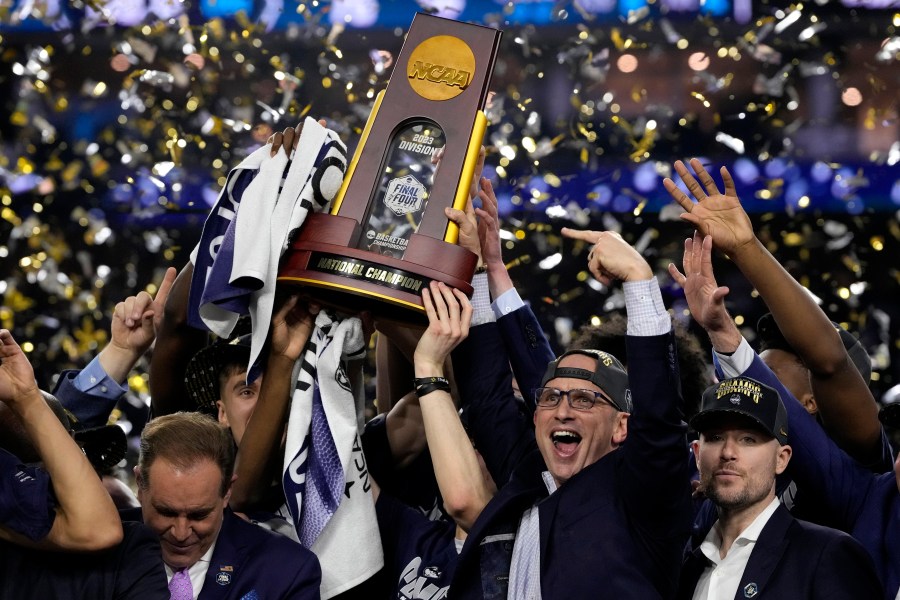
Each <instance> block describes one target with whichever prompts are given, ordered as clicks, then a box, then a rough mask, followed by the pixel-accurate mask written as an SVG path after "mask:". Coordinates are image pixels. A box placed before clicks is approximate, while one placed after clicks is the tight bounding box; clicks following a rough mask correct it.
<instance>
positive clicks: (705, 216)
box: [663, 158, 756, 255]
mask: <svg viewBox="0 0 900 600" xmlns="http://www.w3.org/2000/svg"><path fill="white" fill-rule="evenodd" d="M690 163H691V167H692V168H693V170H694V172H695V173H696V174H697V178H694V176H693V175H691V173H690V171H689V170H688V168H687V167H686V166H685V165H684V163H683V162H681V161H680V160H679V161H676V162H675V171H676V172H677V173H678V176H679V177H681V180H682V181H683V182H684V184H685V185H686V186H687V188H688V190H690V192H691V194H692V195H693V197H694V198H695V199H696V200H697V202H694V201H693V200H691V199H690V198H689V197H688V196H687V195H686V194H685V193H684V192H682V191H681V190H680V189H678V186H677V185H676V184H675V182H674V181H672V180H671V179H669V178H668V177H667V178H666V179H664V180H663V185H664V186H665V188H666V190H667V191H668V192H669V194H670V195H671V196H672V198H673V199H674V200H675V201H676V202H677V203H678V204H679V205H681V208H683V209H684V210H685V211H686V212H684V213H682V214H681V218H682V219H683V220H685V221H687V222H688V223H690V224H691V225H693V226H694V227H695V228H696V229H697V230H698V231H699V232H700V234H701V235H703V236H712V237H713V240H715V246H716V248H718V249H719V250H722V251H723V252H725V253H727V254H729V255H731V254H735V253H737V252H740V250H741V249H743V248H744V247H745V246H747V244H750V243H751V242H753V241H754V240H755V239H756V236H755V235H754V233H753V224H752V223H751V222H750V217H748V216H747V213H746V212H745V211H744V208H743V207H742V206H741V201H740V200H739V199H738V196H737V191H736V190H735V186H734V179H732V177H731V174H730V173H729V172H728V169H726V168H725V167H722V168H721V169H720V170H719V173H720V174H721V175H722V182H723V184H724V185H725V193H724V194H723V193H722V192H720V191H719V188H718V186H717V185H716V182H715V181H713V178H712V177H711V176H710V174H709V173H707V172H706V169H704V168H703V165H702V163H701V162H700V161H699V160H697V159H696V158H693V159H691V161H690ZM698 179H699V181H698Z"/></svg>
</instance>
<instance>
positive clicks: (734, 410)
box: [691, 377, 788, 446]
mask: <svg viewBox="0 0 900 600" xmlns="http://www.w3.org/2000/svg"><path fill="white" fill-rule="evenodd" d="M728 415H732V416H733V415H737V416H741V417H746V418H747V419H749V420H750V421H752V422H753V423H754V425H756V426H757V427H759V428H761V429H762V430H763V431H765V432H766V433H767V434H769V435H771V436H772V437H773V438H775V439H776V440H778V443H779V444H781V445H782V446H783V445H785V444H787V441H788V422H787V410H786V409H785V408H784V403H783V402H782V401H781V396H779V394H778V392H777V391H776V390H775V389H773V388H771V387H769V386H767V385H765V384H764V383H760V382H759V381H756V380H755V379H750V378H749V377H733V378H731V379H725V380H723V381H720V382H719V383H717V384H715V385H712V386H710V387H708V388H706V391H705V392H703V399H702V400H701V401H700V412H698V413H697V414H696V415H695V416H694V418H692V419H691V427H692V428H693V429H694V430H695V431H697V432H698V433H703V432H704V431H705V430H707V429H709V428H710V427H711V426H713V424H714V423H715V422H716V420H717V419H718V418H720V417H722V416H728Z"/></svg>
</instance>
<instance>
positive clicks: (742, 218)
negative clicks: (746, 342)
mask: <svg viewBox="0 0 900 600" xmlns="http://www.w3.org/2000/svg"><path fill="white" fill-rule="evenodd" d="M691 167H692V168H693V170H694V172H695V173H696V174H697V177H696V178H695V177H694V176H693V175H691V173H690V172H689V170H688V169H687V167H686V166H685V165H684V164H683V163H682V162H680V161H678V162H676V163H675V170H676V171H677V172H678V174H679V176H680V177H681V179H682V181H684V183H685V185H687V188H688V190H690V192H691V194H692V195H693V196H694V198H695V199H696V200H697V202H694V201H692V200H691V199H690V198H689V197H688V196H687V195H686V194H684V193H683V192H681V190H679V189H678V188H677V186H676V185H675V183H674V182H673V181H672V180H671V179H666V180H665V182H664V183H665V186H666V189H667V190H668V191H669V193H670V194H671V195H672V197H673V198H674V199H675V200H676V201H677V202H678V203H679V204H680V205H681V207H682V208H684V210H685V211H686V212H685V213H683V214H682V215H681V218H682V219H684V220H685V221H687V222H689V223H691V224H692V225H693V226H694V227H695V228H696V229H697V230H699V231H700V233H701V234H703V235H711V236H712V238H713V241H714V244H715V247H716V248H718V249H719V250H721V251H723V252H725V253H726V254H728V256H729V257H730V258H731V259H732V260H733V261H734V263H735V264H736V265H737V266H738V268H740V270H741V272H742V273H743V274H744V276H745V277H746V278H747V279H748V280H749V281H750V283H751V284H752V285H753V286H754V287H755V288H756V290H757V291H758V292H759V295H760V297H762V299H763V300H764V301H765V303H766V306H767V307H768V308H769V310H770V311H771V312H772V315H773V317H774V318H775V322H776V323H777V324H778V328H779V329H780V330H781V332H782V334H783V335H784V337H785V339H786V340H787V342H788V343H789V344H790V345H791V346H792V347H793V348H794V350H795V351H796V352H797V354H798V356H799V357H800V359H801V360H802V361H803V363H804V365H805V366H806V367H807V369H809V372H810V383H811V384H812V390H813V395H814V396H815V399H816V404H817V405H818V408H819V412H820V415H821V417H822V421H823V423H824V424H825V427H826V428H827V429H828V431H829V433H830V434H831V435H832V436H833V437H834V438H835V441H836V442H838V444H839V445H840V446H842V447H843V448H845V449H846V450H847V451H848V452H849V453H850V454H851V455H853V456H855V457H857V458H858V459H859V460H861V461H863V462H868V461H870V460H871V458H872V457H873V456H879V455H880V454H881V444H882V435H881V424H880V423H879V421H878V406H877V404H876V402H875V398H874V397H873V396H872V393H871V391H870V390H869V387H868V382H866V381H864V380H863V379H862V377H861V376H860V374H859V372H858V371H857V370H856V369H855V368H854V366H853V363H852V362H851V360H850V357H849V355H848V354H847V351H846V349H845V348H844V345H843V342H842V341H841V339H840V335H839V334H838V333H837V331H836V330H835V328H834V326H833V325H832V323H831V321H830V319H829V318H828V316H827V315H825V313H824V312H822V310H821V308H819V306H818V305H817V304H816V302H815V301H814V300H813V299H812V297H811V296H810V295H809V293H807V291H806V290H805V289H804V288H803V286H801V285H800V284H799V283H798V282H797V281H796V280H795V279H794V278H793V277H791V275H790V274H789V273H788V272H787V271H786V270H785V269H784V267H782V266H781V264H780V263H779V262H778V261H777V260H776V259H775V257H774V256H772V254H771V253H769V251H768V250H767V249H766V247H765V246H764V245H763V244H762V242H761V241H760V240H759V239H757V237H756V236H755V235H754V232H753V225H752V223H751V222H750V218H749V217H748V216H747V213H746V212H745V211H744V209H743V207H742V206H741V203H740V200H739V199H738V196H737V192H736V190H735V185H734V180H733V179H732V178H731V175H730V174H729V173H728V170H727V169H726V168H724V167H723V168H722V169H721V170H720V174H721V176H722V181H723V183H724V187H725V192H724V193H722V192H720V191H719V189H718V186H717V185H716V182H715V181H714V180H713V178H712V177H711V176H710V174H709V173H708V172H707V171H706V169H704V168H703V165H702V164H701V163H700V161H699V160H697V159H693V160H691ZM698 180H699V181H698Z"/></svg>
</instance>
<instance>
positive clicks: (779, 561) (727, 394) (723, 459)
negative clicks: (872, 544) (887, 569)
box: [678, 377, 882, 600]
mask: <svg viewBox="0 0 900 600" xmlns="http://www.w3.org/2000/svg"><path fill="white" fill-rule="evenodd" d="M691 426H692V427H693V428H694V429H696V430H697V432H698V433H699V434H700V439H699V440H697V441H695V442H693V450H694V454H695V456H696V457H697V466H698V469H699V471H700V488H701V490H702V491H703V493H704V494H705V495H706V497H707V498H708V499H709V501H711V502H713V503H714V504H715V506H716V509H717V511H718V515H719V520H718V521H716V523H715V525H713V527H712V529H710V530H709V532H708V533H707V534H706V536H705V538H700V537H699V536H697V537H695V538H694V539H693V540H692V541H691V545H690V548H689V553H688V554H687V556H686V559H685V563H684V569H683V571H682V577H681V583H680V586H679V594H678V597H679V598H683V599H693V600H713V599H714V600H723V599H727V598H735V600H738V599H740V598H754V597H756V596H757V595H761V596H760V597H766V598H810V599H812V598H816V599H819V598H846V599H848V600H849V599H851V598H880V597H881V596H882V591H881V585H880V583H879V581H878V576H877V575H876V573H875V568H874V565H873V563H872V559H871V558H870V557H869V556H868V555H867V554H866V551H865V550H864V549H863V547H862V546H861V545H860V544H859V542H857V541H856V540H854V539H853V538H852V537H850V536H849V535H847V534H845V533H842V532H839V531H837V530H834V529H828V528H826V527H821V526H818V525H813V524H812V523H807V522H806V521H800V520H798V519H795V518H794V517H792V516H791V514H790V513H789V512H788V510H787V509H786V508H785V507H784V506H783V505H782V504H781V503H780V502H779V501H778V499H777V498H776V497H775V476H776V475H778V474H781V473H783V472H784V470H785V469H786V468H787V465H788V462H789V461H790V458H791V447H790V446H788V445H787V439H788V421H787V411H786V409H785V406H784V403H783V402H782V401H781V397H780V396H779V394H778V392H777V391H775V390H774V389H773V388H771V387H769V386H767V385H764V384H762V383H760V382H758V381H756V380H754V379H750V378H749V377H734V378H731V379H725V380H723V381H721V382H719V383H718V384H716V385H714V386H711V387H710V388H708V389H707V390H706V392H704V394H703V401H702V404H701V409H700V412H699V413H698V414H697V415H696V416H695V417H694V418H693V419H692V420H691Z"/></svg>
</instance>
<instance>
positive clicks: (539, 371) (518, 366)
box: [497, 304, 556, 412]
mask: <svg viewBox="0 0 900 600" xmlns="http://www.w3.org/2000/svg"><path fill="white" fill-rule="evenodd" d="M497 324H498V326H499V327H500V335H501V337H502V338H503V345H504V347H505V348H506V353H507V355H508V356H509V359H510V362H511V363H512V370H513V374H514V375H515V376H516V382H518V384H519V390H520V391H521V392H522V397H523V398H524V399H525V405H526V406H527V407H528V408H529V410H530V411H531V412H534V390H535V389H536V388H538V387H540V385H541V378H543V376H544V371H546V370H547V364H548V363H549V362H550V361H552V360H554V359H555V358H556V356H555V355H554V353H553V350H552V349H551V348H550V342H549V341H547V336H545V335H544V331H543V330H542V329H541V326H540V323H538V320H537V317H535V316H534V313H533V312H532V311H531V307H530V306H528V305H527V304H526V305H525V306H523V307H521V308H519V309H516V310H514V311H512V312H511V313H508V314H506V315H503V316H502V317H500V318H499V319H497Z"/></svg>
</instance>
